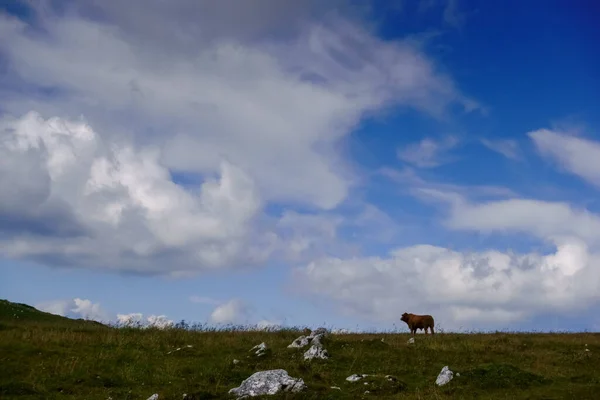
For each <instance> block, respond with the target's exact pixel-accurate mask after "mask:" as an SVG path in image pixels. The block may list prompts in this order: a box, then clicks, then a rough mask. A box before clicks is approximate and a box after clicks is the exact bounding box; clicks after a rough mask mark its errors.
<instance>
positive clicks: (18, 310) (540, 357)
mask: <svg viewBox="0 0 600 400" xmlns="http://www.w3.org/2000/svg"><path fill="white" fill-rule="evenodd" d="M301 334H303V332H302V330H300V329H298V330H281V331H270V332H261V331H240V330H237V331H236V330H230V331H214V330H212V331H211V330H208V329H204V330H199V331H191V330H185V329H167V330H158V329H129V328H120V329H116V328H111V327H106V326H103V325H100V324H97V323H93V322H89V321H82V320H70V319H66V318H62V317H59V316H54V315H51V314H46V313H42V312H40V311H38V310H36V309H34V308H31V307H29V306H26V305H20V304H15V303H10V302H7V301H0V399H90V400H91V399H103V400H106V399H108V398H112V399H113V400H119V399H143V400H145V399H147V398H148V397H149V396H151V395H152V394H154V393H158V394H159V400H162V399H182V396H183V394H184V393H186V394H187V395H188V397H187V398H188V399H221V398H222V399H226V398H232V397H231V396H229V395H227V392H228V391H229V389H231V388H233V387H237V386H239V385H240V383H241V382H242V380H244V379H245V378H247V377H249V376H250V375H251V374H253V373H254V372H256V371H261V370H266V369H278V368H282V369H285V370H286V371H287V372H288V373H289V374H290V376H292V377H294V378H302V379H303V380H304V381H305V383H306V385H307V386H308V388H307V389H306V390H305V391H304V392H303V393H299V394H282V395H276V396H269V398H271V399H282V398H290V399H291V398H293V399H356V398H359V399H360V398H376V399H473V398H478V399H598V398H600V334H592V333H579V334H556V333H552V334H539V333H538V334H508V333H492V334H444V333H439V334H436V335H435V336H433V337H432V336H427V337H426V336H425V335H422V334H419V335H417V337H416V340H415V344H407V340H408V339H409V337H410V335H409V334H408V333H377V334H375V333H373V334H339V335H329V336H328V337H327V338H326V339H325V340H324V345H325V348H326V349H327V350H328V352H329V354H330V356H331V358H330V359H328V360H313V361H304V360H303V357H302V355H303V353H304V351H305V350H306V349H307V348H304V349H288V348H287V346H288V345H289V344H290V343H291V342H292V341H293V340H294V339H295V338H296V337H298V336H299V335H301ZM261 342H265V343H266V344H267V346H268V347H269V349H270V351H269V352H268V353H267V355H266V356H264V357H255V356H253V355H252V353H250V352H249V349H250V348H251V347H253V346H254V345H257V344H259V343H261ZM188 345H189V346H191V347H187V346H188ZM177 348H181V350H179V351H173V350H175V349H177ZM234 359H237V360H239V361H240V362H239V363H237V364H234V363H233V360H234ZM445 365H448V366H449V368H450V369H451V370H452V371H454V373H455V374H456V372H458V373H460V376H455V377H454V379H453V380H452V381H450V383H448V384H447V385H445V386H442V387H438V386H436V385H435V380H436V377H437V375H438V373H439V372H440V370H441V369H442V367H444V366H445ZM356 373H358V374H375V375H380V376H381V378H380V377H378V376H375V377H368V378H365V379H364V380H361V381H358V382H354V383H352V382H347V381H346V377H348V376H350V375H352V374H356ZM388 374H389V375H392V376H394V377H396V378H397V379H398V381H396V382H391V381H388V380H386V379H384V378H383V376H384V375H388ZM365 381H366V382H368V384H366V385H365ZM332 386H337V387H339V388H340V389H341V390H338V389H332V388H331V387H332ZM366 390H368V391H369V392H370V393H368V394H364V392H365V391H366Z"/></svg>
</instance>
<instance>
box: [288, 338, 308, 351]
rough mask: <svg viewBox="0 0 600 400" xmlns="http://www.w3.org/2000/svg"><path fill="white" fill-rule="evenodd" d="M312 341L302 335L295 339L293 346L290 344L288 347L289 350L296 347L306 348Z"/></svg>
mask: <svg viewBox="0 0 600 400" xmlns="http://www.w3.org/2000/svg"><path fill="white" fill-rule="evenodd" d="M309 342H310V340H309V339H308V337H306V336H304V335H302V336H300V337H298V338H296V339H294V341H293V342H292V344H290V345H289V346H288V348H294V347H300V348H302V347H304V346H308V344H309Z"/></svg>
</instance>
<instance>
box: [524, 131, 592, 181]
mask: <svg viewBox="0 0 600 400" xmlns="http://www.w3.org/2000/svg"><path fill="white" fill-rule="evenodd" d="M528 136H529V137H530V138H531V140H532V141H533V143H534V144H535V146H536V148H537V150H538V151H539V152H540V154H542V155H543V156H545V157H547V158H549V159H551V160H553V161H554V162H555V163H557V164H559V165H560V166H561V167H562V168H563V169H564V170H566V171H568V172H570V173H572V174H574V175H577V176H579V177H581V178H583V179H584V180H585V181H587V182H589V183H591V184H592V185H594V186H596V187H600V143H598V142H597V141H593V140H590V139H586V138H583V137H577V136H574V135H572V134H570V133H568V132H563V131H551V130H548V129H539V130H536V131H532V132H529V133H528Z"/></svg>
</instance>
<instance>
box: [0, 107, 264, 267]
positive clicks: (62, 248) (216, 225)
mask: <svg viewBox="0 0 600 400" xmlns="http://www.w3.org/2000/svg"><path fill="white" fill-rule="evenodd" d="M0 129H1V130H0V133H1V134H2V139H3V140H2V142H0V151H3V152H5V153H10V156H11V157H9V158H8V162H4V163H2V166H1V167H0V174H2V175H3V176H7V175H10V174H11V171H19V170H23V169H25V170H27V171H30V172H29V174H28V175H29V178H30V179H23V180H14V181H13V182H12V186H11V190H10V191H6V192H8V194H7V195H6V194H4V193H6V192H3V194H2V195H1V196H0V202H1V203H2V204H3V205H6V207H3V209H6V210H8V211H10V212H13V213H14V215H16V216H17V217H18V216H19V215H28V216H31V215H34V216H35V221H36V225H31V224H32V222H30V219H28V218H25V217H24V218H23V220H22V224H23V225H27V224H29V226H25V227H24V228H23V229H22V230H21V231H17V232H15V229H14V227H11V226H7V228H5V225H4V224H3V225H2V232H3V233H4V235H3V239H4V240H2V241H0V249H1V250H2V253H3V254H5V255H8V256H11V257H27V258H33V259H38V260H46V261H47V262H52V260H55V262H56V263H57V264H63V263H64V264H74V263H80V262H81V263H82V264H83V265H84V266H85V265H86V262H85V261H83V260H84V259H86V260H87V261H88V263H89V264H88V265H89V266H95V267H98V266H100V265H112V266H113V268H119V269H129V270H136V271H139V272H156V271H153V269H155V268H164V269H166V270H171V272H176V271H177V269H178V268H179V269H180V270H189V269H203V268H207V269H208V268H218V267H223V266H226V265H232V264H235V263H236V262H238V261H240V258H239V257H240V256H241V254H245V256H244V257H248V258H247V261H249V262H252V257H254V256H255V255H256V253H253V250H252V248H251V247H252V245H249V242H248V241H247V240H246V239H247V238H249V232H251V227H250V222H251V220H252V219H253V218H254V217H255V216H256V214H257V213H258V211H259V210H260V208H261V200H260V197H259V195H258V193H257V191H256V188H255V185H254V182H253V181H252V180H251V179H250V178H249V177H248V176H247V174H245V173H244V172H243V171H242V170H240V169H239V168H238V167H237V166H235V165H233V164H231V163H228V162H226V161H223V162H222V164H221V170H220V176H219V177H214V178H213V177H207V178H206V180H205V181H204V182H203V183H202V185H201V186H200V188H199V189H198V190H197V191H195V192H193V191H189V190H186V189H185V188H184V187H182V186H180V185H177V184H175V183H174V182H173V181H172V180H171V175H170V173H169V170H168V169H167V168H166V167H165V166H164V165H163V164H162V163H161V162H160V160H159V152H158V150H156V149H155V148H152V147H147V148H142V149H135V148H133V147H131V146H130V145H121V146H118V145H115V143H106V142H104V141H103V140H102V138H101V136H99V135H98V134H97V133H96V132H95V131H93V130H92V129H91V127H90V126H89V125H87V124H86V123H85V122H82V121H65V120H63V119H60V118H51V119H48V120H45V119H43V118H42V117H41V116H40V115H39V114H37V113H33V112H32V113H28V114H27V115H25V116H23V118H21V119H14V120H10V121H5V122H4V125H3V126H2V128H0ZM33 166H35V168H34V167H33ZM32 181H33V182H37V181H40V182H46V183H45V185H40V186H39V187H35V188H34V186H33V185H32V183H31V182H32ZM19 198H22V199H23V201H21V202H18V201H17V199H19ZM61 216H65V221H63V223H62V224H57V225H56V226H55V227H54V226H52V224H51V222H53V221H55V220H56V219H58V218H59V217H61ZM17 217H15V216H13V218H17ZM68 224H71V225H68ZM40 226H45V231H43V235H40V234H39V233H40V232H39V231H40V228H39V227H40ZM69 226H70V227H72V230H71V231H70V233H71V234H65V231H67V232H69V231H68V230H67V228H66V227H69ZM25 228H28V229H25ZM6 229H8V232H7V231H6ZM248 245H249V246H248ZM148 259H155V260H157V261H162V262H164V261H166V260H169V259H171V260H174V261H176V265H164V266H162V267H160V264H158V263H157V264H149V263H147V261H146V260H148ZM49 260H50V261H49ZM162 262H161V263H162Z"/></svg>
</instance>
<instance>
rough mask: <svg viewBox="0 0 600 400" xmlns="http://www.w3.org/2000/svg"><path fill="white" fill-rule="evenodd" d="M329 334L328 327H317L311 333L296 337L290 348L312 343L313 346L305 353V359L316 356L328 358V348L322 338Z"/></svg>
mask: <svg viewBox="0 0 600 400" xmlns="http://www.w3.org/2000/svg"><path fill="white" fill-rule="evenodd" d="M326 334H327V329H325V328H317V329H315V330H314V331H312V332H311V333H310V335H308V336H305V335H302V336H300V337H298V338H296V339H295V340H294V341H293V342H292V343H291V344H290V345H289V346H288V348H303V347H305V346H308V345H309V344H311V347H310V348H309V349H308V350H307V351H306V352H305V353H304V359H305V360H312V359H314V358H320V359H323V360H325V359H327V358H329V353H328V352H327V350H326V349H324V348H323V343H322V342H321V340H322V339H323V338H324V337H325V335H326Z"/></svg>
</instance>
